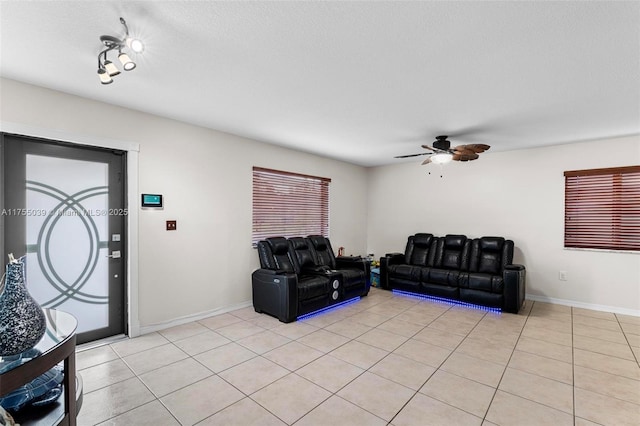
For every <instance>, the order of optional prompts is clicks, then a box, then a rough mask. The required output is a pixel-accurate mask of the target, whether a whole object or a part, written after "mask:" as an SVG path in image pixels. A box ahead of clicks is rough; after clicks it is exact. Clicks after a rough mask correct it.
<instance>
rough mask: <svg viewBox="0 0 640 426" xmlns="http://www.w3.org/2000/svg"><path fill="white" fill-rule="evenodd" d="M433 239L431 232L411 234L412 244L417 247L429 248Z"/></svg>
mask: <svg viewBox="0 0 640 426" xmlns="http://www.w3.org/2000/svg"><path fill="white" fill-rule="evenodd" d="M431 241H433V234H416V235H414V236H413V244H414V245H415V246H417V247H425V248H429V246H430V245H431Z"/></svg>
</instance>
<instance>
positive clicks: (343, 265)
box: [336, 256, 371, 272]
mask: <svg viewBox="0 0 640 426" xmlns="http://www.w3.org/2000/svg"><path fill="white" fill-rule="evenodd" d="M370 268H371V264H370V263H369V262H367V261H366V260H365V259H363V258H362V257H360V256H338V257H336V269H359V270H361V271H364V272H368V271H369V269H370Z"/></svg>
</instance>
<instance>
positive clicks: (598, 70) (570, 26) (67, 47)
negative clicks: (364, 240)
mask: <svg viewBox="0 0 640 426" xmlns="http://www.w3.org/2000/svg"><path fill="white" fill-rule="evenodd" d="M0 14H1V15H0V36H1V44H0V48H1V50H0V52H1V53H0V75H2V76H3V77H7V78H10V79H15V80H19V81H23V82H26V83H31V84H35V85H39V86H44V87H48V88H52V89H56V90H60V91H63V92H68V93H72V94H75V95H79V96H83V97H86V98H91V99H96V100H99V101H103V102H107V103H111V104H115V105H121V106H124V107H128V108H133V109H136V110H141V111H146V112H149V113H153V114H157V115H161V116H165V117H170V118H174V119H178V120H182V121H185V122H189V123H194V124H197V125H201V126H205V127H209V128H213V129H218V130H222V131H225V132H229V133H234V134H238V135H242V136H246V137H249V138H253V139H257V140H260V141H264V142H268V143H273V144H278V145H283V146H287V147H292V148H295V149H300V150H303V151H308V152H312V153H317V154H320V155H324V156H328V157H332V158H337V159H341V160H344V161H348V162H351V163H354V164H360V165H365V166H371V165H381V164H391V163H394V162H401V161H417V160H416V159H415V158H414V159H408V160H395V159H393V156H395V155H402V154H411V153H416V152H420V151H421V149H420V147H419V146H420V144H422V143H431V142H432V141H433V138H434V137H435V136H437V135H439V134H449V135H458V136H457V137H455V138H454V137H451V138H450V139H451V141H452V143H453V144H454V145H455V144H458V143H472V142H478V143H487V144H490V145H491V146H492V148H491V151H490V152H492V151H504V150H513V149H521V148H528V147H534V146H543V145H550V144H559V143H570V142H575V141H581V140H589V139H596V138H603V137H615V136H623V135H631V134H638V133H640V2H637V1H630V2H610V1H605V2H596V1H592V2H577V1H576V2H566V1H561V2H547V1H536V2H520V1H513V2H484V1H483V2H454V1H433V2H430V1H429V2H396V1H394V2H324V1H323V2H319V1H318V2H313V1H310V2H235V1H234V2H208V1H144V2H136V1H126V2H115V1H109V2H107V1H29V2H27V1H2V3H1V5H0ZM120 16H123V17H124V18H125V19H126V20H127V22H128V24H129V26H130V28H131V32H132V33H133V34H135V35H137V36H139V37H141V38H142V39H143V40H144V42H145V44H146V50H145V52H144V53H143V54H141V55H138V56H137V57H134V60H136V62H137V63H138V67H137V68H136V69H135V70H134V71H131V72H127V73H124V72H123V73H122V74H121V75H119V76H117V77H115V81H114V83H113V84H111V85H108V86H103V85H101V84H100V83H99V81H98V78H97V74H96V70H97V53H98V52H99V51H100V49H101V44H100V41H99V36H100V35H102V34H109V35H116V36H120V35H122V34H123V28H122V26H121V25H120V23H119V21H118V18H119V17H120ZM484 155H487V154H484Z"/></svg>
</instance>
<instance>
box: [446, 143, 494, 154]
mask: <svg viewBox="0 0 640 426" xmlns="http://www.w3.org/2000/svg"><path fill="white" fill-rule="evenodd" d="M489 148H491V146H489V145H486V144H483V143H472V144H468V145H458V146H456V147H455V150H456V151H464V150H470V151H473V152H475V153H481V152H485V151H486V150H488V149H489Z"/></svg>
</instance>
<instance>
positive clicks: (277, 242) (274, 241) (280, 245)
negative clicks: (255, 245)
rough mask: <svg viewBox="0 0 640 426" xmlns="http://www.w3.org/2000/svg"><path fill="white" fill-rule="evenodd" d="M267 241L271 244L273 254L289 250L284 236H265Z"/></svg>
mask: <svg viewBox="0 0 640 426" xmlns="http://www.w3.org/2000/svg"><path fill="white" fill-rule="evenodd" d="M267 242H268V243H269V245H270V246H271V251H272V252H273V254H285V253H286V252H287V251H288V250H289V244H288V243H287V239H286V238H284V237H271V238H267Z"/></svg>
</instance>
